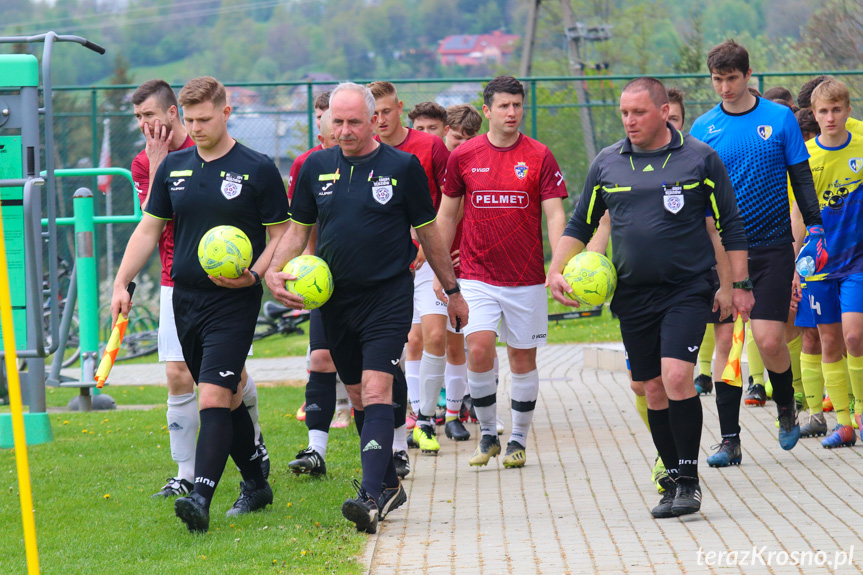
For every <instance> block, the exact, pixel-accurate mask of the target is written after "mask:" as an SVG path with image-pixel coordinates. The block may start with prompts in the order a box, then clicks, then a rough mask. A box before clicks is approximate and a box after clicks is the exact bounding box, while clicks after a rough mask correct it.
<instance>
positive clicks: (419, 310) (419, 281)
mask: <svg viewBox="0 0 863 575" xmlns="http://www.w3.org/2000/svg"><path fill="white" fill-rule="evenodd" d="M426 315H442V316H444V317H446V318H449V314H448V313H447V305H446V304H445V303H444V302H442V301H441V300H439V299H438V298H437V295H435V293H434V272H433V271H432V269H431V266H430V265H429V263H428V262H426V263H425V264H423V266H422V267H421V268H420V269H419V270H418V271H417V273H416V276H414V317H413V321H412V322H411V323H422V318H423V316H426ZM446 325H447V331H450V332H453V333H455V329H454V328H453V327H452V325H450V323H449V321H447V324H446Z"/></svg>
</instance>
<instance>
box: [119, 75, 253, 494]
mask: <svg viewBox="0 0 863 575" xmlns="http://www.w3.org/2000/svg"><path fill="white" fill-rule="evenodd" d="M132 106H133V110H134V113H135V118H136V119H137V120H138V127H139V128H140V130H141V132H142V133H143V134H144V138H145V139H146V141H147V146H146V147H145V148H144V149H143V150H141V152H140V153H138V155H137V156H135V159H134V160H132V181H133V182H134V184H135V191H136V192H137V194H138V200H139V201H140V203H141V207H144V206H145V205H146V203H147V199H148V197H149V194H150V181H151V180H152V179H153V175H154V174H155V173H156V169H157V168H158V167H159V164H161V163H162V160H164V159H165V156H167V155H168V154H169V153H170V152H174V151H176V150H182V149H184V148H189V147H191V146H194V145H195V143H194V142H193V141H192V138H190V137H189V135H188V133H187V132H186V128H185V127H184V126H183V122H182V120H180V114H179V112H178V106H177V96H176V95H175V94H174V91H173V90H172V89H171V87H170V86H169V85H168V83H167V82H165V81H164V80H150V81H149V82H144V83H143V84H141V85H140V86H139V87H138V89H137V90H135V92H134V93H133V94H132ZM159 258H160V259H161V261H162V281H161V293H160V296H159V361H162V362H165V376H166V379H167V380H168V413H167V419H168V438H169V441H170V443H171V457H172V458H173V459H174V461H175V462H176V463H177V475H176V476H175V477H169V478H168V481H167V483H165V486H164V487H163V488H162V489H161V490H159V491H158V492H157V493H155V494H154V495H153V497H172V496H175V495H187V494H188V493H189V492H190V491H191V490H192V488H193V487H194V483H193V482H194V479H195V443H196V441H197V438H198V404H197V402H196V401H195V381H194V379H192V374H191V373H189V368H188V367H187V366H186V361H185V359H184V358H183V350H182V348H181V347H180V340H179V338H178V336H177V326H176V324H175V323H174V307H173V305H171V298H172V296H173V290H174V282H173V281H172V280H171V265H172V264H173V262H174V223H173V221H169V222H168V223H167V225H166V226H165V229H164V231H163V232H162V235H161V237H160V238H159ZM243 377H244V379H245V381H246V383H245V387H244V388H243V402H244V403H245V404H246V408H247V409H248V410H249V415H250V416H251V417H252V422H253V423H254V426H255V437H256V438H257V439H256V444H257V447H258V451H257V453H256V454H255V455H256V457H263V458H264V459H263V461H262V464H263V468H264V473H265V475H269V454H268V453H267V448H266V447H265V446H264V441H263V437H262V436H261V428H260V426H259V425H258V390H257V386H256V385H255V380H254V379H252V378H251V377H249V376H248V374H247V373H246V372H245V369H244V370H243Z"/></svg>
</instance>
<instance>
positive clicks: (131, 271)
mask: <svg viewBox="0 0 863 575" xmlns="http://www.w3.org/2000/svg"><path fill="white" fill-rule="evenodd" d="M179 103H180V105H181V106H182V108H183V121H184V123H185V125H186V129H187V130H188V132H189V135H190V136H191V137H192V140H194V142H195V146H193V147H191V148H186V149H185V150H180V151H177V152H174V153H172V154H169V155H168V157H166V158H165V159H164V160H163V161H162V163H161V165H160V166H159V168H158V170H157V171H156V175H155V177H154V178H153V182H152V185H151V191H150V199H149V200H148V202H147V206H146V207H145V209H144V217H143V219H142V220H141V222H140V223H139V224H138V227H137V228H135V232H134V233H133V234H132V237H131V238H129V244H128V245H127V246H126V253H125V255H124V256H123V262H122V263H121V264H120V269H119V270H118V272H117V277H116V279H115V280H114V295H113V298H112V300H111V313H112V315H113V317H114V319H115V320H116V318H117V314H118V313H119V312H120V311H122V312H123V313H125V314H127V313H129V307H130V304H131V302H130V301H129V294H128V293H127V292H126V285H127V284H128V283H129V282H130V281H132V278H134V277H135V275H136V274H137V273H138V272H139V271H140V270H141V268H142V267H143V266H144V264H145V263H146V262H147V259H148V258H149V257H150V254H151V253H153V250H154V249H155V247H156V244H157V242H158V241H159V236H160V235H161V233H162V230H163V229H164V227H165V222H167V221H168V220H171V219H173V220H174V264H173V267H172V269H171V278H172V279H173V280H174V295H173V305H174V317H175V321H176V324H177V335H178V336H179V339H180V345H181V346H182V348H183V357H184V359H185V360H186V365H188V367H189V371H190V372H191V374H192V377H193V378H194V380H195V383H197V384H198V389H199V399H198V407H199V409H200V417H201V426H200V431H199V433H198V443H197V448H196V451H195V488H194V490H193V491H192V492H191V493H190V494H189V496H188V497H181V498H179V499H177V500H176V501H175V503H174V509H175V511H176V514H177V516H178V517H179V518H180V519H181V520H182V521H183V522H184V523H185V524H186V527H188V529H189V531H193V532H198V531H207V530H208V529H209V525H210V511H209V509H210V501H211V500H212V498H213V494H214V492H215V490H216V486H217V485H218V483H219V479H220V478H221V476H222V472H223V471H224V469H225V463H226V462H227V460H228V455H230V456H231V458H232V459H233V460H234V463H236V465H237V467H238V468H239V469H240V473H241V474H242V476H243V482H242V484H241V493H240V497H239V499H237V502H236V503H234V506H233V507H232V508H231V509H230V510H229V511H228V515H239V514H243V513H248V512H251V511H255V510H257V509H262V508H263V507H266V506H267V505H268V504H270V503H272V502H273V492H272V490H271V489H270V486H269V484H268V483H267V481H266V480H265V479H264V476H263V472H262V469H261V461H260V458H255V459H253V460H252V459H251V457H252V455H253V454H254V453H255V432H254V427H253V425H252V420H251V418H250V417H249V412H248V411H247V410H246V406H245V404H244V403H243V401H242V399H243V397H242V393H237V392H238V386H239V384H240V374H241V373H242V371H243V366H244V365H245V362H246V355H247V353H248V350H249V347H250V346H251V344H252V336H253V335H254V332H255V321H256V319H257V316H258V309H259V308H260V305H261V295H262V293H263V288H262V286H261V279H260V276H261V275H262V274H263V273H264V272H265V271H266V269H267V266H268V265H269V263H270V258H271V256H272V253H273V250H274V248H275V246H276V244H277V242H278V240H279V239H280V238H281V237H282V235H283V234H284V233H285V231H286V230H287V229H288V226H289V221H288V197H287V193H286V192H285V186H284V183H283V182H282V178H281V176H280V174H279V171H278V169H277V168H276V166H275V164H273V161H272V160H270V159H269V158H268V157H267V156H264V155H263V154H259V153H258V152H255V151H253V150H250V149H249V148H246V147H245V146H243V145H242V144H240V143H238V142H236V141H235V140H234V139H233V138H231V137H230V135H228V128H227V122H228V117H229V116H230V114H231V108H230V106H228V105H227V98H226V95H225V87H224V86H223V85H222V84H221V83H220V82H219V81H218V80H216V79H215V78H212V77H209V76H205V77H201V78H195V79H194V80H191V81H189V83H188V84H186V85H185V86H184V87H183V89H182V90H181V91H180V96H179ZM220 225H231V226H235V227H237V228H240V229H241V230H243V232H245V233H246V235H247V236H248V237H249V240H250V241H251V243H252V250H253V259H252V264H251V265H250V267H249V269H247V270H244V273H243V275H242V276H240V277H239V278H234V279H226V278H221V277H220V278H210V277H209V276H208V275H207V274H206V273H205V272H204V270H203V268H202V267H201V264H200V263H199V262H198V243H199V242H200V240H201V238H202V237H203V236H204V234H206V233H207V231H208V230H210V229H211V228H214V227H216V226H220ZM267 234H269V236H270V243H269V245H267Z"/></svg>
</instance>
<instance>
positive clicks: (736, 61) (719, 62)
mask: <svg viewBox="0 0 863 575" xmlns="http://www.w3.org/2000/svg"><path fill="white" fill-rule="evenodd" d="M707 69H708V70H710V73H711V74H712V73H713V72H727V71H731V70H739V71H740V72H743V73H744V74H745V73H746V72H748V71H749V52H747V51H746V48H744V47H743V46H741V45H740V44H738V43H737V42H735V41H734V40H726V41H725V42H722V43H721V44H717V45H716V46H714V47H713V48H711V49H710V52H708V53H707Z"/></svg>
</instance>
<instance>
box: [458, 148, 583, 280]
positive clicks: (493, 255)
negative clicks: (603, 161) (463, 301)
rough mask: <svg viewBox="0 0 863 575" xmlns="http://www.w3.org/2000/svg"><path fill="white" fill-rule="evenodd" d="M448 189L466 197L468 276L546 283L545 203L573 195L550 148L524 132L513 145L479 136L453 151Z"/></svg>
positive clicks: (463, 244)
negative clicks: (543, 204) (543, 206)
mask: <svg viewBox="0 0 863 575" xmlns="http://www.w3.org/2000/svg"><path fill="white" fill-rule="evenodd" d="M443 192H444V193H445V194H446V195H448V196H450V197H461V196H464V219H463V220H462V221H463V222H464V235H463V236H462V240H461V245H460V250H461V264H460V265H461V277H462V278H463V279H469V280H478V281H481V282H484V283H487V284H491V285H497V286H527V285H537V284H541V283H544V282H545V261H544V257H543V250H542V202H543V201H545V200H548V199H551V198H565V197H566V196H567V193H566V184H565V183H564V181H563V175H562V174H561V172H560V167H558V165H557V160H555V159H554V155H552V153H551V151H550V150H549V149H548V147H546V146H545V145H543V144H541V143H539V142H537V141H536V140H534V139H532V138H528V137H527V136H525V135H523V134H520V135H519V137H518V140H517V141H516V143H515V144H513V145H512V146H509V147H507V148H498V147H496V146H493V145H492V144H491V142H489V140H488V135H486V134H484V135H482V136H477V137H476V138H473V139H471V140H470V141H468V142H465V143H464V144H462V145H460V146H459V147H457V148H456V149H455V150H453V153H452V155H450V158H449V163H448V164H447V180H446V186H445V187H444V190H443Z"/></svg>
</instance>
